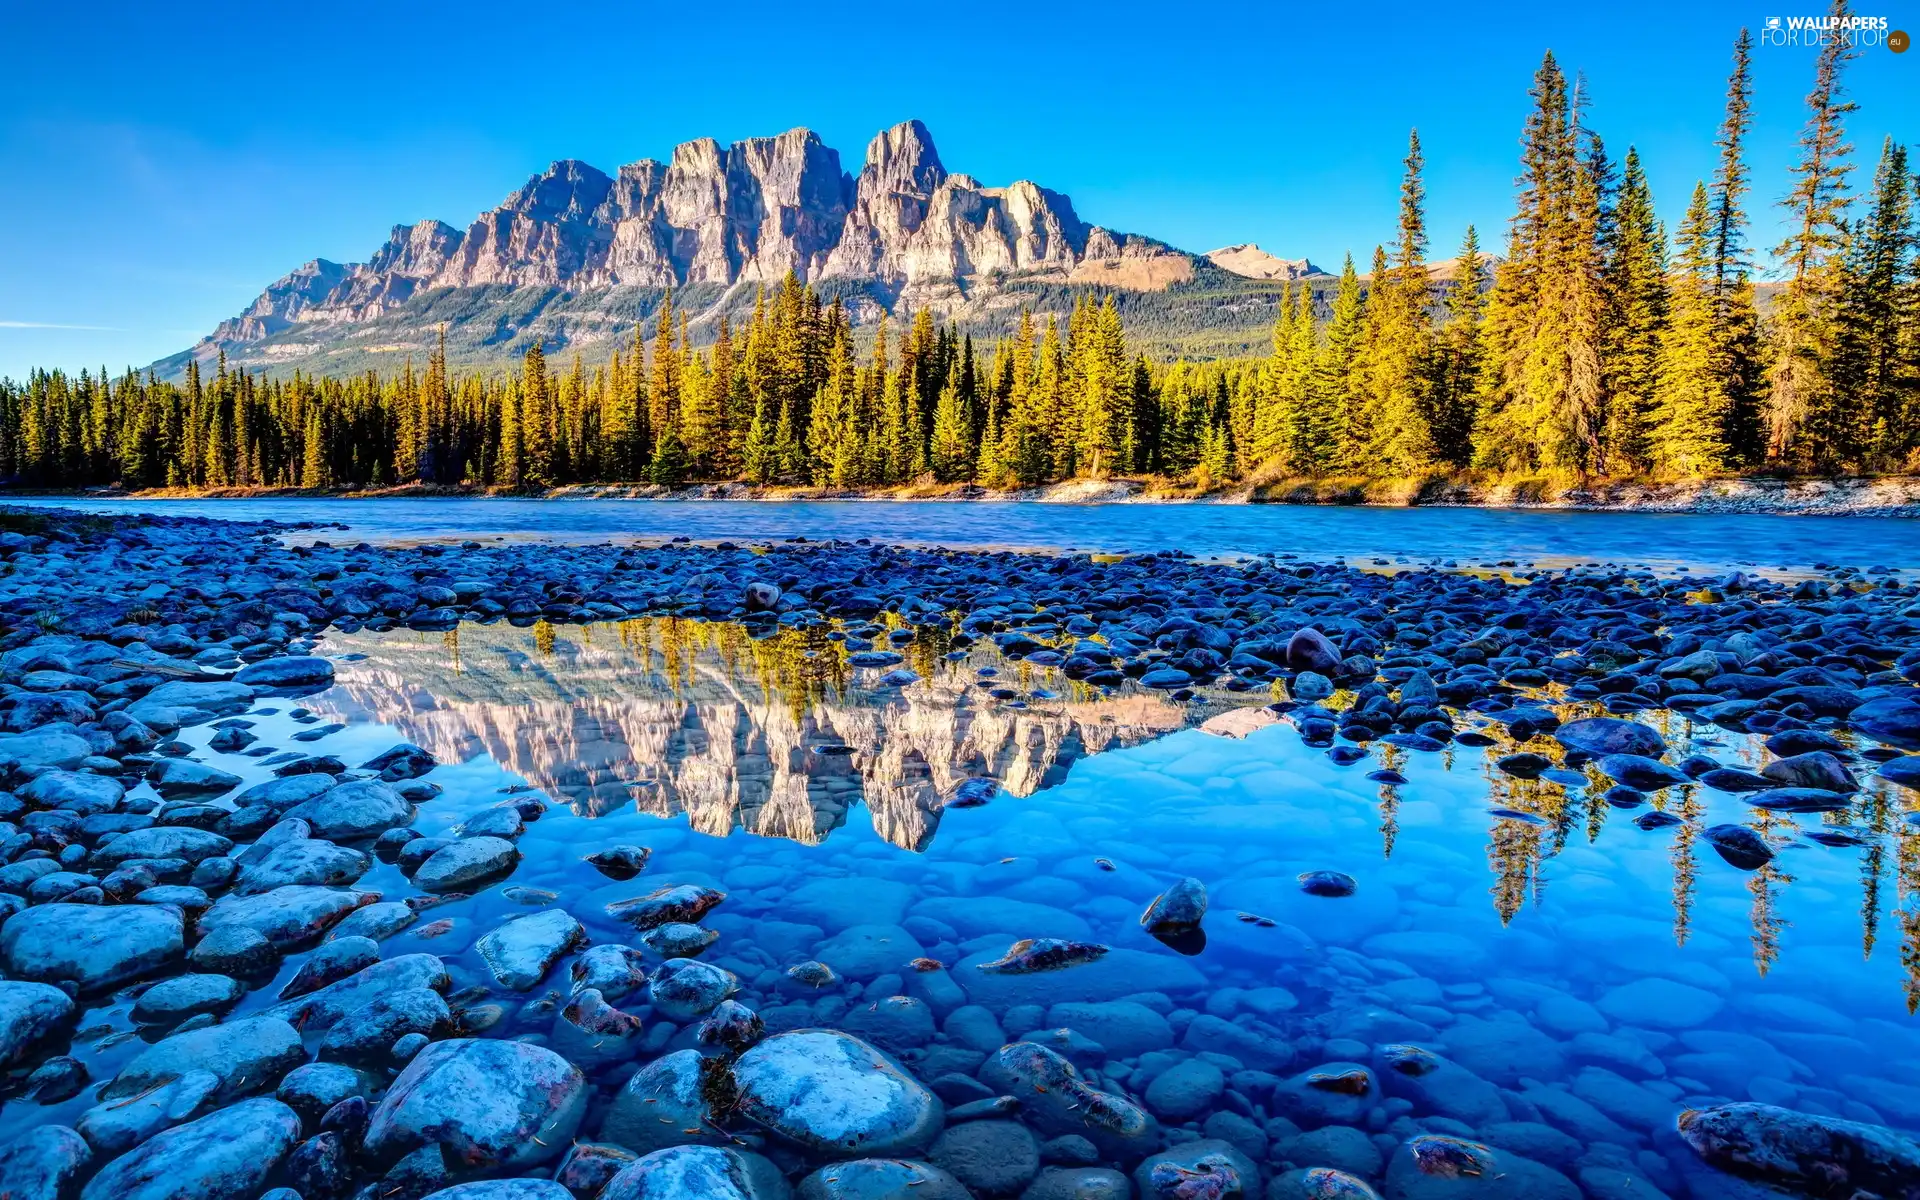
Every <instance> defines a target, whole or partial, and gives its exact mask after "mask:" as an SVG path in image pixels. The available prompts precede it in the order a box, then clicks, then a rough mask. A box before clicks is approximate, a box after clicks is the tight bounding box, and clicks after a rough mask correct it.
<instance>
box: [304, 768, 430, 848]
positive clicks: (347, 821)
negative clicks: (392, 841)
mask: <svg viewBox="0 0 1920 1200" xmlns="http://www.w3.org/2000/svg"><path fill="white" fill-rule="evenodd" d="M285 815H287V816H289V817H298V818H299V819H301V820H303V821H305V822H307V824H309V825H311V826H312V827H313V834H314V836H315V837H321V838H330V839H333V840H335V841H347V842H352V841H360V840H363V839H366V838H371V837H376V836H378V835H379V834H381V833H383V832H385V831H386V830H388V829H391V828H393V827H394V826H396V825H405V824H406V823H407V822H408V821H411V820H412V819H413V805H411V804H409V803H407V801H406V800H405V798H403V797H402V796H401V795H400V793H399V792H396V791H394V790H393V788H392V787H391V786H389V785H387V784H385V783H382V782H380V781H379V780H377V779H357V780H354V781H352V782H350V783H342V784H339V785H336V786H334V787H331V788H329V789H327V790H326V791H325V792H322V793H321V794H320V795H318V796H315V797H314V798H313V799H311V800H305V801H302V802H301V803H299V804H296V805H294V806H293V807H292V808H290V809H288V810H287V812H286V814H285Z"/></svg>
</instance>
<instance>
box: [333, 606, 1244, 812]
mask: <svg viewBox="0 0 1920 1200" xmlns="http://www.w3.org/2000/svg"><path fill="white" fill-rule="evenodd" d="M913 632H914V635H915V636H914V639H913V640H912V641H909V642H905V643H901V644H900V645H899V651H898V652H899V653H901V655H902V657H903V658H904V660H905V661H904V663H903V664H902V666H903V667H905V668H906V669H910V670H912V671H913V672H914V673H915V674H916V675H918V676H919V677H920V678H919V679H918V680H917V681H914V682H911V683H907V684H906V685H904V686H899V685H894V684H889V683H885V682H882V677H883V676H884V675H885V674H886V671H884V670H882V669H879V668H859V667H854V666H852V665H850V663H849V661H848V659H849V657H850V652H849V650H848V648H847V646H848V643H847V642H846V641H844V640H829V639H828V638H827V637H826V636H825V634H823V633H822V632H821V631H818V630H805V631H802V630H788V631H783V632H781V633H779V634H776V635H775V636H772V637H768V638H762V639H754V638H752V637H749V636H748V635H747V632H746V630H745V629H744V628H742V627H741V626H739V625H734V624H728V623H706V622H698V621H689V620H680V619H677V618H671V617H660V618H645V619H638V620H630V621H622V622H618V623H609V624H603V625H587V626H568V627H565V628H556V627H554V626H551V625H547V624H545V623H541V624H537V625H535V626H533V627H532V628H531V629H516V628H513V627H511V626H505V625H497V626H484V625H467V626H463V627H462V628H460V629H459V630H456V631H452V632H449V633H447V634H444V635H442V634H413V633H392V634H387V635H373V634H361V635H352V636H345V637H336V638H335V639H333V644H334V648H335V649H336V650H337V652H338V653H340V654H341V655H343V656H344V659H345V661H342V662H341V663H340V665H339V676H338V684H339V686H338V687H336V688H335V689H334V690H333V691H331V692H329V693H327V694H326V695H325V696H323V697H319V698H317V699H316V701H315V702H314V704H313V707H314V708H315V710H316V711H320V712H323V713H325V714H326V715H328V716H330V717H332V718H334V719H339V720H358V721H365V720H371V721H377V722H380V723H382V724H388V725H392V726H395V727H396V728H398V729H399V730H401V731H402V732H403V733H404V734H405V735H406V736H407V737H408V738H409V739H411V740H412V741H414V742H416V743H418V744H419V745H421V746H423V747H425V748H426V749H428V750H430V751H432V752H433V754H434V756H435V757H436V758H439V759H440V760H442V761H464V760H466V759H469V758H472V757H473V756H475V755H476V754H484V755H486V756H488V757H490V758H492V759H493V760H495V761H496V762H498V763H500V764H501V765H502V766H504V767H506V768H507V769H509V770H511V771H513V772H514V773H516V774H518V775H520V776H521V777H523V778H524V779H526V780H527V781H528V782H530V783H532V784H534V785H535V786H537V787H540V788H542V789H544V790H546V791H547V792H548V793H549V794H551V795H552V796H554V797H555V798H556V799H559V800H562V801H564V802H565V803H567V804H568V805H569V806H570V807H572V808H573V809H574V810H575V811H576V812H578V813H580V814H581V815H583V816H589V817H592V816H600V815H603V814H605V813H608V812H610V811H612V810H614V809H616V808H618V807H621V806H623V805H626V804H629V803H631V804H632V805H633V806H634V807H636V808H637V809H638V810H639V811H641V812H645V813H649V814H652V815H655V816H661V817H676V816H680V815H682V814H684V815H686V816H687V817H688V819H689V821H690V822H691V824H692V826H693V828H694V829H696V830H698V831H700V832H702V833H708V834H714V835H721V836H724V835H725V834H726V833H727V832H729V831H730V830H733V829H742V830H745V831H747V832H750V833H754V834H759V835H763V836H769V837H781V838H789V839H792V840H794V841H798V842H803V843H807V844H814V843H818V842H820V841H822V840H824V839H825V838H826V837H827V835H828V834H829V833H831V832H832V831H833V830H835V829H837V828H839V827H841V826H842V825H843V824H845V822H846V818H847V812H848V810H849V809H850V808H851V807H852V806H853V805H855V804H865V805H866V806H867V808H868V809H869V810H870V811H871V813H872V819H873V823H874V826H875V828H876V829H877V830H878V831H879V832H880V834H881V836H883V837H885V838H886V839H887V840H888V841H889V842H892V843H893V844H894V845H896V846H900V847H904V848H907V849H921V848H924V847H925V846H926V845H927V844H928V842H929V841H931V839H932V838H933V836H934V832H935V830H936V829H937V828H938V826H939V822H940V815H941V813H942V812H943V811H944V809H945V808H946V805H947V803H948V802H949V801H950V800H951V799H952V798H953V797H954V795H955V793H956V791H957V790H958V789H959V787H960V785H961V784H963V783H965V782H966V781H967V780H968V779H973V778H987V779H991V780H993V781H995V782H997V783H998V784H999V785H1000V786H1001V787H1003V788H1005V789H1006V790H1007V791H1008V792H1010V793H1012V794H1013V795H1015V796H1028V795H1031V794H1033V793H1034V792H1035V791H1038V790H1039V789H1041V788H1044V787H1048V786H1050V785H1052V784H1055V783H1058V782H1059V781H1060V780H1061V779H1063V778H1064V777H1065V775H1066V772H1067V770H1068V769H1069V768H1070V767H1071V766H1072V765H1073V763H1074V762H1075V761H1076V760H1078V759H1079V758H1081V757H1082V756H1084V755H1087V754H1097V753H1099V752H1101V751H1104V750H1109V749H1115V748H1118V747H1123V746H1132V745H1137V744H1139V743H1141V742H1144V741H1147V740H1149V739H1151V738H1155V737H1158V736H1160V735H1162V734H1165V733H1169V732H1172V731H1173V730H1176V729H1180V728H1183V727H1184V726H1185V725H1186V724H1187V722H1188V721H1189V720H1190V719H1194V718H1195V717H1197V716H1200V715H1203V714H1205V713H1206V712H1208V711H1210V706H1209V704H1208V703H1207V702H1205V701H1203V702H1202V703H1201V704H1199V705H1182V704H1176V703H1174V702H1173V701H1172V700H1170V699H1168V698H1167V697H1165V696H1164V695H1162V694H1160V693H1156V692H1146V691H1129V692H1125V693H1122V694H1116V695H1113V696H1103V695H1100V694H1098V693H1097V692H1096V691H1094V690H1092V689H1089V688H1086V687H1085V686H1083V685H1080V684H1077V683H1074V682H1073V681H1071V680H1068V679H1065V678H1064V677H1062V676H1060V675H1058V673H1057V672H1054V671H1052V670H1048V669H1045V668H1038V667H1034V666H1031V665H1030V664H1026V663H1017V664H1015V663H1006V662H1003V661H1002V660H1000V659H999V657H998V656H997V655H995V654H994V653H993V652H992V651H990V650H982V651H979V652H977V653H972V654H967V655H965V656H964V657H960V658H957V659H954V660H951V661H950V660H949V659H948V656H947V655H948V647H949V645H950V643H949V642H948V641H947V640H946V638H945V637H944V636H943V631H941V630H939V629H937V628H936V629H933V630H928V629H921V630H917V631H913ZM982 666H987V667H989V668H990V669H993V670H995V671H996V672H997V673H996V674H994V675H991V676H987V677H984V678H983V677H982V676H980V675H979V674H978V673H977V672H978V669H979V668H980V667H982ZM895 669H897V668H895ZM994 690H1000V691H1003V692H1005V691H1009V690H1010V691H1011V692H1014V693H1018V695H1019V697H1020V698H1019V699H1018V700H1017V701H1016V703H1015V704H1009V703H1007V702H1006V701H1005V700H1004V699H1001V698H996V697H995V696H993V695H992V694H991V692H992V691H994ZM1263 698H1264V697H1263ZM1016 705H1017V706H1016Z"/></svg>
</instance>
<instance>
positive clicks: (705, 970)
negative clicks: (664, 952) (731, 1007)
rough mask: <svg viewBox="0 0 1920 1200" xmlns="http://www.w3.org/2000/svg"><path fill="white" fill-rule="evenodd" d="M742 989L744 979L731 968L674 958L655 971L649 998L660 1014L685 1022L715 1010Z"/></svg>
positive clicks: (680, 1022)
mask: <svg viewBox="0 0 1920 1200" xmlns="http://www.w3.org/2000/svg"><path fill="white" fill-rule="evenodd" d="M739 990H740V981H739V980H738V979H736V978H735V977H734V975H733V972H731V971H727V970H724V969H722V968H720V967H716V966H714V965H712V964H711V963H704V962H700V961H698V960H696V959H691V958H672V959H668V960H667V961H666V962H664V963H662V964H660V966H659V968H658V969H657V970H655V971H654V973H653V978H652V979H651V980H650V981H649V982H648V984H647V999H648V1001H649V1002H650V1003H651V1004H652V1005H653V1011H654V1012H656V1013H658V1014H659V1015H660V1016H662V1017H665V1018H666V1019H667V1020H669V1021H673V1022H676V1023H678V1024H685V1023H687V1022H689V1021H692V1020H694V1019H695V1018H697V1017H703V1016H705V1015H706V1014H707V1013H709V1012H712V1011H713V1009H714V1007H715V1006H716V1005H718V1004H719V1003H720V1002H721V1001H722V1000H725V999H726V998H727V997H729V996H731V995H733V994H734V993H735V992H737V991H739Z"/></svg>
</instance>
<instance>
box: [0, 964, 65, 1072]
mask: <svg viewBox="0 0 1920 1200" xmlns="http://www.w3.org/2000/svg"><path fill="white" fill-rule="evenodd" d="M74 1016H75V1012H74V1007H73V1000H72V998H70V997H69V996H68V995H67V994H66V993H65V992H63V991H61V990H60V989H59V988H57V987H53V986H51V985H49V984H45V983H20V982H6V981H0V1067H10V1066H12V1065H13V1064H14V1063H16V1062H19V1061H20V1060H21V1059H22V1058H24V1057H26V1055H27V1054H28V1053H30V1052H31V1051H33V1050H34V1049H36V1048H37V1047H38V1046H39V1045H40V1044H41V1043H42V1042H44V1041H46V1040H47V1039H48V1038H50V1037H52V1036H53V1035H55V1034H57V1033H61V1032H64V1031H65V1030H67V1029H69V1028H71V1027H72V1025H73V1019H74Z"/></svg>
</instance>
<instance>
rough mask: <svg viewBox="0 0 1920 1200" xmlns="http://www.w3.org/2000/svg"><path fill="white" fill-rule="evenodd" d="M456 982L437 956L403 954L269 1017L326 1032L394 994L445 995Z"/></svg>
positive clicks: (269, 1012)
mask: <svg viewBox="0 0 1920 1200" xmlns="http://www.w3.org/2000/svg"><path fill="white" fill-rule="evenodd" d="M451 983H452V977H451V976H449V975H448V974H447V968H446V964H445V963H442V962H441V961H440V959H439V957H438V956H437V955H433V954H425V953H420V954H402V955H399V956H398V957H395V958H389V959H386V960H384V961H382V962H376V963H371V964H369V965H367V966H365V967H362V968H361V969H360V970H358V971H355V972H354V973H353V974H351V975H349V976H347V977H346V978H344V979H341V980H338V981H336V982H333V983H329V984H327V985H326V986H325V987H323V988H320V989H319V990H318V991H315V992H310V993H308V994H306V995H304V996H300V997H299V998H297V999H291V1000H287V1001H285V1002H284V1003H281V1004H276V1005H274V1006H273V1007H272V1008H269V1009H267V1010H266V1015H268V1016H274V1017H279V1018H280V1019H281V1020H284V1021H291V1022H293V1023H294V1024H296V1025H298V1026H299V1027H300V1028H301V1029H305V1030H325V1029H330V1028H332V1026H333V1024H334V1022H336V1021H338V1020H339V1019H340V1018H342V1017H344V1016H346V1015H347V1014H348V1013H350V1012H353V1011H354V1010H355V1009H358V1008H359V1007H360V1006H361V1005H363V1004H366V1003H368V1002H370V1001H372V1000H373V999H374V998H375V997H377V996H381V995H384V994H386V993H388V992H390V991H397V990H402V989H406V988H422V987H423V988H432V989H433V990H434V991H436V992H443V993H444V992H445V991H446V990H447V988H448V987H449V986H450V985H451Z"/></svg>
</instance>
